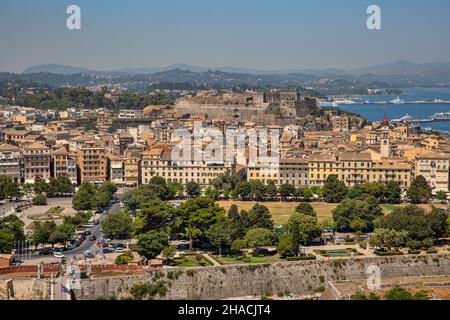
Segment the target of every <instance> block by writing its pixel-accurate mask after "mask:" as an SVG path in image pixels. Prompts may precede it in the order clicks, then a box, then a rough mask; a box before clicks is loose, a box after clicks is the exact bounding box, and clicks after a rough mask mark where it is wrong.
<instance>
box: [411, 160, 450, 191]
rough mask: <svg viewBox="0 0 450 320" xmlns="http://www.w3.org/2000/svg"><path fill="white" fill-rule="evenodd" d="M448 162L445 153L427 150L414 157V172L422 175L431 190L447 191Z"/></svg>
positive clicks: (449, 161)
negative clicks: (427, 151)
mask: <svg viewBox="0 0 450 320" xmlns="http://www.w3.org/2000/svg"><path fill="white" fill-rule="evenodd" d="M449 163H450V158H449V157H448V156H447V155H442V154H438V153H433V152H429V153H427V154H422V155H419V156H417V157H416V161H415V174H416V177H417V176H423V177H424V178H425V179H426V180H427V182H428V184H429V185H430V187H431V189H432V190H433V192H437V191H444V192H448V191H449Z"/></svg>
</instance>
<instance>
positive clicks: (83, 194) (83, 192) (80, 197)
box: [72, 181, 96, 210]
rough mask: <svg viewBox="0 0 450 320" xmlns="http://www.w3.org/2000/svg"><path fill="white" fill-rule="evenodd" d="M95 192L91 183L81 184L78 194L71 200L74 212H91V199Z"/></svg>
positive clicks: (92, 206)
mask: <svg viewBox="0 0 450 320" xmlns="http://www.w3.org/2000/svg"><path fill="white" fill-rule="evenodd" d="M95 193H96V190H95V187H94V185H93V184H92V183H90V182H86V181H85V182H83V183H82V184H81V186H80V188H79V189H78V192H77V193H76V194H75V196H74V197H73V199H72V206H73V208H74V209H75V210H91V209H93V208H94V205H93V199H94V196H95Z"/></svg>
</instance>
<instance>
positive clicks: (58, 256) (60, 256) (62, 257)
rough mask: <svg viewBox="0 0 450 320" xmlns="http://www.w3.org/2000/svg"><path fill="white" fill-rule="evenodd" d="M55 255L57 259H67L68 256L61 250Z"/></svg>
mask: <svg viewBox="0 0 450 320" xmlns="http://www.w3.org/2000/svg"><path fill="white" fill-rule="evenodd" d="M53 256H54V257H55V258H57V259H65V258H66V257H65V256H64V255H63V254H62V253H61V252H55V253H54V254H53Z"/></svg>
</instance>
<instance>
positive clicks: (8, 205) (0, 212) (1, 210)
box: [0, 201, 27, 218]
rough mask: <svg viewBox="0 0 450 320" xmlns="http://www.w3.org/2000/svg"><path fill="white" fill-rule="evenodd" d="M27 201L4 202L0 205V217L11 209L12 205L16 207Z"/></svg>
mask: <svg viewBox="0 0 450 320" xmlns="http://www.w3.org/2000/svg"><path fill="white" fill-rule="evenodd" d="M25 203H27V202H26V201H18V202H15V201H12V202H8V203H5V204H2V205H0V218H1V217H3V216H4V215H5V214H6V213H7V212H8V211H9V210H11V209H12V208H13V207H14V208H17V207H18V206H20V205H23V204H25Z"/></svg>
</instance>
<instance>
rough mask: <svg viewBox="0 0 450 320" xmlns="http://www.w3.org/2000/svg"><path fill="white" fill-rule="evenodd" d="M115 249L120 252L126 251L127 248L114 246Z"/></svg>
mask: <svg viewBox="0 0 450 320" xmlns="http://www.w3.org/2000/svg"><path fill="white" fill-rule="evenodd" d="M115 251H116V252H117V253H122V252H127V251H128V250H127V249H126V248H123V247H119V248H116V250H115Z"/></svg>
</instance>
